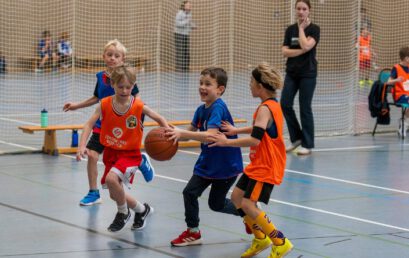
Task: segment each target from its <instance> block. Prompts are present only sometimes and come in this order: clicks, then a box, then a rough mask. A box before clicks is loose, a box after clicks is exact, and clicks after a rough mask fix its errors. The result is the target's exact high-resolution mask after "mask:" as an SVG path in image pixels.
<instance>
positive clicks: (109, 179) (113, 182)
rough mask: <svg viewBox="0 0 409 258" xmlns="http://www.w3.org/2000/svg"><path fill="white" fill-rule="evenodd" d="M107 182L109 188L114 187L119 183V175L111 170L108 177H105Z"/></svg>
mask: <svg viewBox="0 0 409 258" xmlns="http://www.w3.org/2000/svg"><path fill="white" fill-rule="evenodd" d="M105 183H106V184H107V186H108V188H110V187H112V186H113V185H116V184H118V183H119V182H118V176H117V175H116V174H115V173H113V172H112V171H110V172H109V173H108V175H107V177H106V178H105Z"/></svg>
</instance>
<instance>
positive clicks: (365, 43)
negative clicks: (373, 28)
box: [359, 35, 371, 61]
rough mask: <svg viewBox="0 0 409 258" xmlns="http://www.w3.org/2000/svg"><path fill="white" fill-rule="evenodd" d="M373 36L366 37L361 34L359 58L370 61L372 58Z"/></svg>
mask: <svg viewBox="0 0 409 258" xmlns="http://www.w3.org/2000/svg"><path fill="white" fill-rule="evenodd" d="M370 45H371V36H370V35H368V36H366V37H362V36H359V60H360V61H368V60H371V48H370Z"/></svg>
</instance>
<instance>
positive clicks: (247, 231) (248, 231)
mask: <svg viewBox="0 0 409 258" xmlns="http://www.w3.org/2000/svg"><path fill="white" fill-rule="evenodd" d="M243 223H244V226H245V228H246V233H247V234H249V235H251V234H253V231H252V230H251V228H250V227H249V225H247V223H246V222H244V221H243Z"/></svg>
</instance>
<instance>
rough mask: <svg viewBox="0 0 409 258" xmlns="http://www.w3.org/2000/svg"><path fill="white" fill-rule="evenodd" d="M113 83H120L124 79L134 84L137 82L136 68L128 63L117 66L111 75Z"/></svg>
mask: <svg viewBox="0 0 409 258" xmlns="http://www.w3.org/2000/svg"><path fill="white" fill-rule="evenodd" d="M110 79H111V84H112V85H118V84H119V83H120V82H121V81H122V80H123V79H126V80H128V82H129V83H130V84H132V85H134V84H135V83H136V70H135V69H134V68H132V67H131V66H129V65H128V64H124V65H120V66H117V67H115V68H114V69H113V70H112V72H111V75H110Z"/></svg>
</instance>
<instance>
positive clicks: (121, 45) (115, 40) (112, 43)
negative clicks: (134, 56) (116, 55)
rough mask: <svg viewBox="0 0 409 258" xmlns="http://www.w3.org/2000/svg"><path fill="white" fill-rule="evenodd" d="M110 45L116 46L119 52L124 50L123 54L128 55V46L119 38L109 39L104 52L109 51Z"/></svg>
mask: <svg viewBox="0 0 409 258" xmlns="http://www.w3.org/2000/svg"><path fill="white" fill-rule="evenodd" d="M110 46H114V47H115V48H116V49H117V50H118V51H119V52H122V54H123V55H124V56H126V52H128V50H127V49H126V47H125V46H124V45H123V44H122V43H121V42H119V40H117V39H113V40H110V41H108V43H107V44H106V45H105V47H104V53H105V52H106V51H107V49H108V48H109V47H110Z"/></svg>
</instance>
